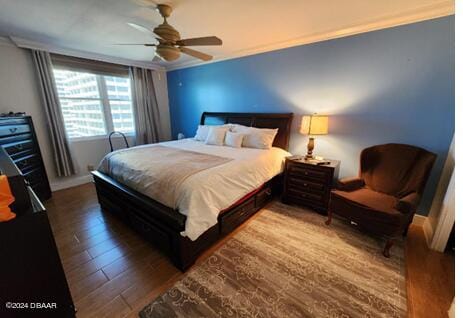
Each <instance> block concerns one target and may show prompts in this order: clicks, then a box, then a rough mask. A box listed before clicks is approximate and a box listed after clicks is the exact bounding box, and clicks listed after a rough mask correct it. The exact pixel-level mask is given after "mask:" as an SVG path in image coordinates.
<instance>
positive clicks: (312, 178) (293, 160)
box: [282, 156, 341, 214]
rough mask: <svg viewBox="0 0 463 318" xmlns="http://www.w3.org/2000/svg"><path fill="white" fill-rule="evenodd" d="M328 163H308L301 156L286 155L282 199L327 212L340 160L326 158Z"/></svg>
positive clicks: (285, 201)
mask: <svg viewBox="0 0 463 318" xmlns="http://www.w3.org/2000/svg"><path fill="white" fill-rule="evenodd" d="M326 161H329V164H325V165H317V164H313V163H309V162H308V161H306V160H305V159H304V157H303V156H292V157H287V158H286V161H285V180H284V190H283V197H282V200H283V202H284V203H287V204H292V203H294V204H298V205H302V206H306V207H309V208H311V209H313V210H316V211H317V212H321V213H325V214H326V213H327V211H328V203H329V200H330V192H331V189H332V187H333V184H334V182H335V181H336V180H337V179H338V174H339V166H340V163H341V162H340V161H338V160H331V159H326Z"/></svg>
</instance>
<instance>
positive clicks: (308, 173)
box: [288, 165, 330, 182]
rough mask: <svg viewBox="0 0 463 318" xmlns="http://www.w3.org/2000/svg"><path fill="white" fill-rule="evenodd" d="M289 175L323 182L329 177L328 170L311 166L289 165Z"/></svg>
mask: <svg viewBox="0 0 463 318" xmlns="http://www.w3.org/2000/svg"><path fill="white" fill-rule="evenodd" d="M288 169H289V176H293V177H298V178H303V179H318V180H320V181H321V182H325V181H326V180H327V179H329V178H330V172H329V171H325V170H322V169H312V168H311V167H306V166H298V165H290V166H289V167H288Z"/></svg>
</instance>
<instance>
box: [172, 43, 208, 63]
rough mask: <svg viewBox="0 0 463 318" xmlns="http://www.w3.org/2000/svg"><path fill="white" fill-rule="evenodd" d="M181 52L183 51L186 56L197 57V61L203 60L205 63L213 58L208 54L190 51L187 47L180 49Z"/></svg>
mask: <svg viewBox="0 0 463 318" xmlns="http://www.w3.org/2000/svg"><path fill="white" fill-rule="evenodd" d="M179 49H180V51H182V52H183V53H185V54H188V55H191V56H193V57H196V58H197V59H200V60H203V61H210V60H212V56H211V55H209V54H206V53H202V52H199V51H196V50H192V49H189V48H187V47H183V46H181V47H179Z"/></svg>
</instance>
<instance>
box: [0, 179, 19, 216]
mask: <svg viewBox="0 0 463 318" xmlns="http://www.w3.org/2000/svg"><path fill="white" fill-rule="evenodd" d="M13 202H14V196H13V195H12V194H11V190H10V184H9V183H8V178H7V176H5V175H0V222H5V221H9V220H11V219H14V218H15V217H16V214H15V213H13V212H11V209H10V207H9V205H10V204H11V203H13Z"/></svg>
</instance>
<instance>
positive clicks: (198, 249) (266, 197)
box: [92, 171, 282, 271]
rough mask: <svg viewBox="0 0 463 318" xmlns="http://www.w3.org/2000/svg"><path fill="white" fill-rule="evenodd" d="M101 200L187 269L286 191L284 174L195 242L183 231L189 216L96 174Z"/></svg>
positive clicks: (230, 211) (223, 214)
mask: <svg viewBox="0 0 463 318" xmlns="http://www.w3.org/2000/svg"><path fill="white" fill-rule="evenodd" d="M92 175H93V179H94V182H95V187H96V191H97V195H98V201H99V203H100V205H101V208H102V210H103V211H107V212H110V213H112V214H115V215H117V216H118V217H119V218H121V219H122V220H123V221H124V222H125V223H126V224H128V225H130V226H131V227H132V228H133V229H135V231H137V232H138V233H139V234H141V235H142V236H143V237H144V238H145V239H147V240H148V241H150V242H151V243H153V244H154V245H155V246H156V247H158V248H159V249H161V250H163V251H164V252H165V253H167V255H169V257H170V258H171V260H172V262H173V263H174V264H175V266H176V267H177V268H179V269H180V270H182V271H185V270H187V269H188V268H189V267H190V266H191V265H193V264H194V262H195V261H196V259H197V258H198V257H199V255H201V253H202V252H203V251H205V250H206V249H207V248H209V247H210V246H211V245H212V244H214V243H215V242H216V241H217V240H219V239H220V238H221V237H222V236H224V235H226V234H228V233H230V232H231V231H233V230H234V229H235V228H236V227H238V226H239V225H240V224H242V223H243V222H244V221H245V220H247V219H248V218H249V217H251V216H252V215H253V214H254V213H255V212H257V211H258V210H259V209H261V208H262V207H263V206H264V205H265V204H266V203H267V202H269V201H270V200H271V198H272V197H273V196H275V195H276V194H279V193H280V192H281V188H282V177H281V175H279V176H276V177H275V178H273V179H272V180H270V181H269V182H267V183H266V184H265V185H264V186H263V187H262V188H261V189H260V190H259V191H257V192H256V193H255V194H253V195H252V196H250V197H249V198H247V199H246V200H244V201H243V202H240V203H239V204H238V205H235V206H233V207H232V208H230V209H228V210H226V211H224V212H222V213H221V214H220V216H219V220H218V223H217V224H216V225H215V226H213V227H212V228H210V229H209V230H207V231H206V232H205V233H203V234H202V235H201V236H200V237H199V238H198V239H197V240H195V241H191V240H190V239H189V238H187V237H184V236H182V235H181V234H180V232H182V231H184V229H185V222H186V217H185V216H184V215H183V214H180V213H179V212H178V211H176V210H173V209H171V208H169V207H166V206H165V205H162V204H160V203H159V202H157V201H155V200H153V199H151V198H149V197H147V196H145V195H143V194H140V193H138V192H136V191H134V190H132V189H130V188H129V187H127V186H125V185H123V184H121V183H119V182H117V181H115V180H113V179H112V178H110V177H109V176H107V175H105V174H103V173H101V172H98V171H93V172H92Z"/></svg>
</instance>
